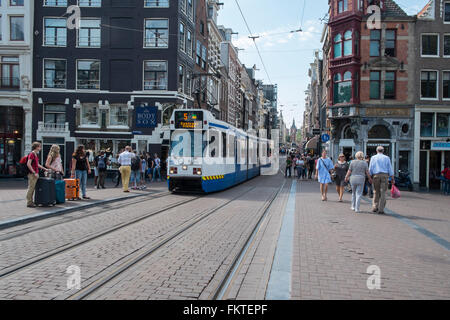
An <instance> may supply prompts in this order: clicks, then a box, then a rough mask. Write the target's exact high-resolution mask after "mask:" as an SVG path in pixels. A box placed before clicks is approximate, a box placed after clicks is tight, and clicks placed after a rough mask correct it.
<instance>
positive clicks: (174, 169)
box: [170, 167, 178, 174]
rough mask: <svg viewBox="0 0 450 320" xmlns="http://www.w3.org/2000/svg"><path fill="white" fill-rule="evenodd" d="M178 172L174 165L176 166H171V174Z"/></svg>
mask: <svg viewBox="0 0 450 320" xmlns="http://www.w3.org/2000/svg"><path fill="white" fill-rule="evenodd" d="M177 173H178V168H177V167H174V168H170V174H177Z"/></svg>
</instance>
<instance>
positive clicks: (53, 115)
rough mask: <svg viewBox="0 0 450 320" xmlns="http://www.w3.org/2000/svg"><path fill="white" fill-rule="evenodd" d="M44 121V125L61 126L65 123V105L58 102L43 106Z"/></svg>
mask: <svg viewBox="0 0 450 320" xmlns="http://www.w3.org/2000/svg"><path fill="white" fill-rule="evenodd" d="M44 123H45V124H46V125H53V126H54V125H58V126H63V125H65V123H66V106H65V105H63V104H62V105H60V104H46V105H45V106H44Z"/></svg>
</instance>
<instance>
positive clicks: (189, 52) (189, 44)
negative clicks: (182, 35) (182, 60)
mask: <svg viewBox="0 0 450 320" xmlns="http://www.w3.org/2000/svg"><path fill="white" fill-rule="evenodd" d="M186 53H187V55H188V56H189V57H192V32H191V31H190V30H188V31H187V33H186Z"/></svg>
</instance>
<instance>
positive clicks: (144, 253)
mask: <svg viewBox="0 0 450 320" xmlns="http://www.w3.org/2000/svg"><path fill="white" fill-rule="evenodd" d="M254 189H256V186H254V187H251V188H249V189H248V190H246V191H244V192H243V193H240V194H239V195H237V196H236V197H233V198H232V199H230V200H227V201H226V202H225V203H222V204H221V205H219V206H217V207H215V208H212V209H208V210H206V211H204V212H202V213H200V214H198V215H197V216H196V217H193V218H192V219H190V221H188V222H187V223H186V225H185V226H183V227H181V228H178V229H176V230H174V231H173V232H171V233H170V234H169V235H167V236H165V237H164V238H163V239H162V240H160V241H158V242H157V243H155V244H153V245H152V246H151V247H150V248H148V249H142V248H141V249H140V250H138V251H137V252H136V253H135V254H134V255H133V257H131V258H129V259H127V260H126V261H124V262H122V263H121V264H120V265H119V266H117V267H116V268H114V270H112V271H109V272H108V273H107V274H105V275H104V276H102V277H100V278H99V279H97V280H95V281H93V282H92V283H91V284H89V285H87V286H86V287H84V288H82V289H81V290H79V291H78V292H76V293H74V294H73V295H70V296H68V297H67V298H66V300H83V299H86V298H87V297H89V296H90V295H92V294H93V293H94V292H96V291H97V290H99V289H100V288H102V287H104V286H105V285H106V284H107V283H109V282H110V281H112V280H113V279H115V278H116V277H117V276H119V275H120V274H122V273H124V272H126V271H127V270H129V269H131V268H132V267H133V266H136V265H137V264H138V263H140V262H141V261H142V260H144V259H146V258H148V257H150V256H151V255H153V254H154V253H156V252H157V251H158V250H159V249H161V248H163V247H164V246H165V245H166V244H168V243H169V242H170V241H172V240H174V239H175V238H177V237H178V236H180V235H181V234H183V233H185V232H187V231H188V230H190V229H191V228H193V227H194V226H196V225H197V224H198V223H200V222H201V221H203V220H205V219H206V218H208V217H210V216H211V215H213V214H214V213H216V212H217V211H219V210H220V209H222V208H224V207H226V206H227V205H229V204H230V203H232V202H234V201H236V200H238V199H239V198H241V197H242V196H244V195H246V194H247V193H249V192H250V191H252V190H254ZM143 248H145V246H144V247H143Z"/></svg>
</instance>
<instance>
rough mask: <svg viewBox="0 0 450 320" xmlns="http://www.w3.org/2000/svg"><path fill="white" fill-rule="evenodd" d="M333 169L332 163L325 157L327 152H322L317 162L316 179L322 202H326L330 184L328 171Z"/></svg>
mask: <svg viewBox="0 0 450 320" xmlns="http://www.w3.org/2000/svg"><path fill="white" fill-rule="evenodd" d="M333 168H334V166H333V161H331V159H330V158H328V157H327V151H326V150H323V152H322V157H321V158H319V160H317V166H316V169H317V170H316V179H318V180H319V182H320V193H321V194H322V201H327V193H328V184H329V183H331V175H330V171H332V170H333Z"/></svg>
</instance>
